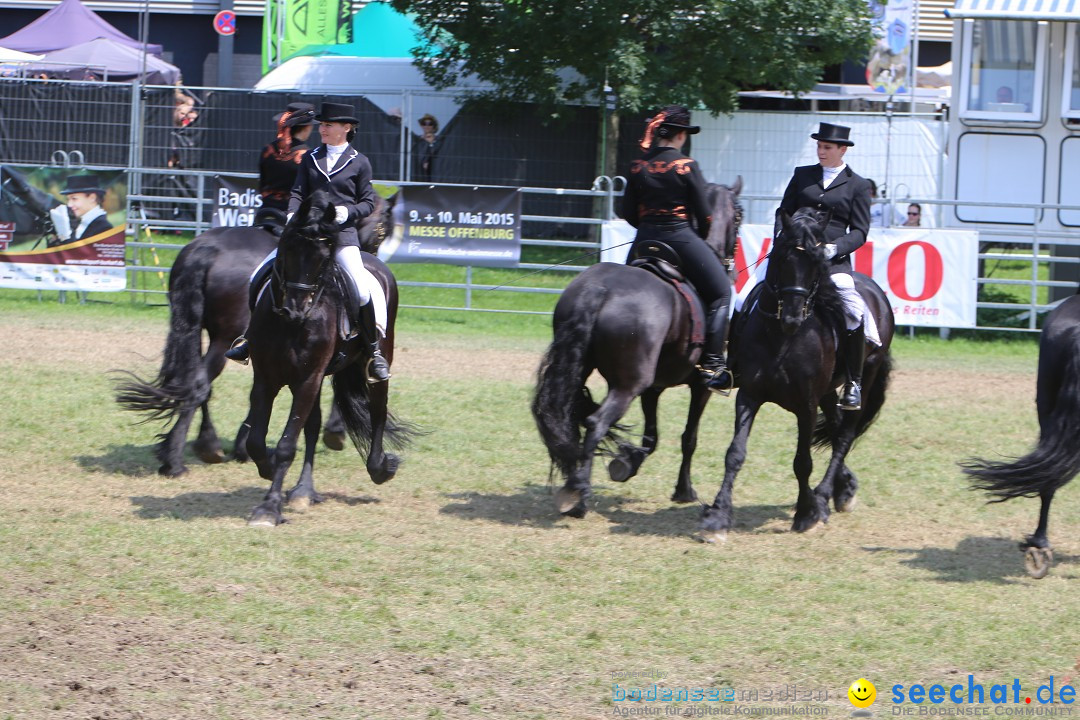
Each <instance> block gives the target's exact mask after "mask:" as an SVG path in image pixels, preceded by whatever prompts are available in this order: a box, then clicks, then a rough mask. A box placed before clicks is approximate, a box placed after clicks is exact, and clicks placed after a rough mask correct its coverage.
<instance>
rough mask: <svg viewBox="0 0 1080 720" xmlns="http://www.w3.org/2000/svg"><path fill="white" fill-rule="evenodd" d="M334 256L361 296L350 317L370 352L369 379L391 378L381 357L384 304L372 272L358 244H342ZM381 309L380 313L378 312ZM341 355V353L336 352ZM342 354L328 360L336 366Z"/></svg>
mask: <svg viewBox="0 0 1080 720" xmlns="http://www.w3.org/2000/svg"><path fill="white" fill-rule="evenodd" d="M335 258H336V260H337V262H338V265H340V266H341V268H342V269H343V270H345V274H346V275H348V276H349V278H350V279H351V280H352V282H353V284H354V285H355V286H356V290H357V294H358V295H359V298H360V309H359V313H358V316H357V317H350V318H349V320H350V322H352V324H353V327H354V329H355V330H356V331H357V333H358V334H359V335H360V337H361V338H362V339H363V341H364V344H365V345H366V347H365V350H366V351H367V354H368V356H369V360H368V364H367V377H368V382H369V383H380V382H386V381H387V380H389V379H390V364H389V363H387V362H386V358H385V357H383V354H382V349H381V348H380V347H379V341H380V340H381V336H382V333H381V332H380V331H379V326H380V314H381V316H382V317H381V321H382V322H381V324H382V325H383V326H385V324H386V304H385V301H384V300H383V298H382V296H381V295H378V297H376V292H375V291H373V288H374V286H375V284H376V280H375V278H374V276H372V274H371V273H370V272H369V271H368V269H367V268H366V267H364V260H363V257H362V256H361V255H360V248H358V247H354V246H345V247H342V248H338V250H337V253H336V254H335ZM380 310H381V313H380ZM338 354H339V355H343V354H344V353H338ZM343 360H344V358H341V357H335V358H334V359H333V360H331V365H330V367H335V366H338V365H340V364H341V363H342V362H343Z"/></svg>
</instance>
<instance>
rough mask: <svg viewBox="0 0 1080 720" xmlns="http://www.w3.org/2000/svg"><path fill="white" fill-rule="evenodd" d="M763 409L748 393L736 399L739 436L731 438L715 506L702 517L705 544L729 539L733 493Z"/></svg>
mask: <svg viewBox="0 0 1080 720" xmlns="http://www.w3.org/2000/svg"><path fill="white" fill-rule="evenodd" d="M759 409H761V401H760V400H758V399H757V398H754V397H751V396H750V395H749V393H747V392H746V390H740V391H739V394H738V395H737V396H736V398H735V433H734V434H733V435H732V436H731V445H729V446H728V450H727V456H726V457H725V458H724V482H723V483H722V484H721V485H720V491H719V492H718V493H716V499H715V500H713V504H712V505H709V506H708V507H706V508H705V509H704V510H703V512H702V515H701V539H702V540H704V541H705V542H717V541H719V540H726V539H727V532H728V530H730V529H731V526H732V515H733V513H732V505H731V491H732V488H734V487H735V476H736V475H738V474H739V470H741V469H742V466H743V463H744V462H745V461H746V442H747V440H749V439H750V429H751V428H753V427H754V418H755V417H757V413H758V410H759Z"/></svg>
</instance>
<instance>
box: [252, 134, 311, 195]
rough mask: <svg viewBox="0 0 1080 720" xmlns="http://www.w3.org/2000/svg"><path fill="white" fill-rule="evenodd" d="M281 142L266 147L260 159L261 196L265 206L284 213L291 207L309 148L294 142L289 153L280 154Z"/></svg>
mask: <svg viewBox="0 0 1080 720" xmlns="http://www.w3.org/2000/svg"><path fill="white" fill-rule="evenodd" d="M279 142H280V141H279V140H274V141H273V142H272V143H270V144H269V145H267V146H266V147H264V148H263V151H262V156H261V157H260V158H259V195H261V196H262V200H263V205H264V206H266V207H272V208H277V209H278V210H281V211H282V212H284V211H285V210H286V209H288V207H289V192H290V191H291V190H292V186H293V183H294V182H296V171H297V170H299V169H300V161H301V160H302V159H303V158H304V153H306V152H307V151H308V149H309V148H308V146H307V143H304V142H300V141H296V140H294V141H293V143H292V145H291V146H290V147H289V149H288V150H287V151H285V152H280V151H279Z"/></svg>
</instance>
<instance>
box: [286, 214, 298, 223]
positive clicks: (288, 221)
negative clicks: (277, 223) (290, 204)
mask: <svg viewBox="0 0 1080 720" xmlns="http://www.w3.org/2000/svg"><path fill="white" fill-rule="evenodd" d="M295 214H296V213H289V214H288V215H286V216H285V224H286V225H288V224H289V223H291V222H292V216H293V215H295Z"/></svg>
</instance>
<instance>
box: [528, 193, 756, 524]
mask: <svg viewBox="0 0 1080 720" xmlns="http://www.w3.org/2000/svg"><path fill="white" fill-rule="evenodd" d="M741 191H742V178H741V177H740V178H739V179H738V180H737V181H736V182H735V185H734V186H732V187H728V186H726V185H710V186H709V199H710V205H711V207H712V213H711V215H712V226H711V229H710V231H709V236H708V238H706V242H707V243H708V244H709V246H710V247H711V248H712V249H713V250H714V251H715V252H716V253H717V254H718V255H719V256H720V257H721V258H731V257H733V256H734V253H735V239H736V236H737V233H738V228H739V223H740V221H741V219H742V208H741V207H740V205H739V202H738V196H739V193H740V192H741ZM553 328H554V339H553V341H552V343H551V345H550V347H549V348H548V350H547V353H546V354H545V356H544V359H543V361H542V362H541V364H540V369H539V371H538V373H537V383H536V391H535V394H534V396H533V402H532V413H533V417H534V418H535V420H536V426H537V428H538V429H539V431H540V437H541V438H542V439H543V441H544V445H545V446H546V447H547V450H548V455H549V456H550V458H551V464H552V471H553V472H554V470H555V469H558V470H559V471H560V472H561V473H562V475H563V477H564V478H565V484H564V485H563V487H562V488H561V489H560V490H559V492H558V494H557V498H556V504H557V506H558V508H559V511H560V512H561V513H563V514H564V515H569V516H571V517H578V518H580V517H584V516H585V513H586V512H587V511H588V501H589V499H590V497H591V495H592V486H591V482H590V477H591V474H592V463H593V456H594V455H595V454H596V453H597V451H598V450H599V451H601V452H604V453H606V454H608V455H611V456H613V457H612V460H611V462H610V463H609V465H608V473H609V475H610V477H611V479H612V480H614V481H616V482H625V481H626V480H629V479H630V478H631V477H633V476H634V475H635V474H636V473H637V471H638V469H639V468H640V467H641V463H642V462H643V461H644V460H645V458H646V457H647V456H648V455H649V454H650V453H652V451H653V450H654V449H655V448H656V444H657V440H658V433H657V421H656V409H657V404H658V402H659V399H660V394H661V393H662V392H663V391H664V390H665V389H667V388H669V387H674V386H676V385H689V386H690V407H689V412H688V414H687V419H686V428H685V430H684V431H683V436H682V452H683V460H682V466H681V467H680V469H679V479H678V482H677V483H676V485H675V492H674V494H673V495H672V497H671V499H672V500H673V501H674V502H680V503H688V502H693V501H695V500H696V499H697V494H696V493H695V492H694V488H693V485H692V483H691V481H690V462H691V459H692V458H693V455H694V450H695V449H696V447H697V433H698V424H699V422H700V421H701V414H702V413H703V412H704V411H705V406H706V404H707V403H708V401H709V395H710V392H709V390H708V389H707V388H706V387H705V383H704V381H702V379H701V377H700V375H699V373H698V372H697V370H696V369H695V367H694V366H695V363H696V362H697V360H698V358H699V356H700V354H701V346H700V344H695V343H692V342H691V337H692V329H693V328H692V319H691V311H690V305H689V304H688V302H687V300H686V299H685V298H684V297H683V296H682V295H681V294H680V292H679V291H678V290H676V288H675V287H673V286H672V285H671V284H670V283H668V282H665V281H664V280H662V279H660V278H659V277H657V276H656V275H655V274H653V273H652V272H650V271H648V270H645V269H642V268H640V267H633V266H629V265H616V264H614V263H599V264H597V265H594V266H592V267H590V268H589V269H588V270H586V271H585V272H583V273H581V275H579V276H578V277H576V278H575V279H574V280H573V281H572V282H571V283H570V284H569V285H568V286H567V288H566V290H565V291H564V292H563V294H562V296H561V297H560V298H559V302H558V303H557V304H556V306H555V314H554V319H553ZM593 370H597V371H599V373H600V374H601V375H602V376H603V377H604V379H605V380H606V381H607V385H608V392H607V396H606V397H605V398H604V400H603V402H601V403H600V404H597V403H596V402H594V401H593V399H592V396H591V395H590V393H589V389H588V388H587V387H586V385H585V383H586V381H587V380H588V378H589V375H590V374H591V373H592V371H593ZM639 396H640V397H641V407H642V410H643V411H644V414H645V429H644V434H643V437H642V440H641V445H640V446H635V445H632V444H630V443H628V442H626V441H625V440H624V439H623V438H622V432H621V428H620V427H619V426H618V425H617V424H616V423H618V421H619V419H620V418H622V416H623V415H624V414H625V413H626V411H627V409H628V408H629V407H630V403H631V402H633V400H634V398H636V397H639ZM582 428H584V430H585V434H584V438H582Z"/></svg>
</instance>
